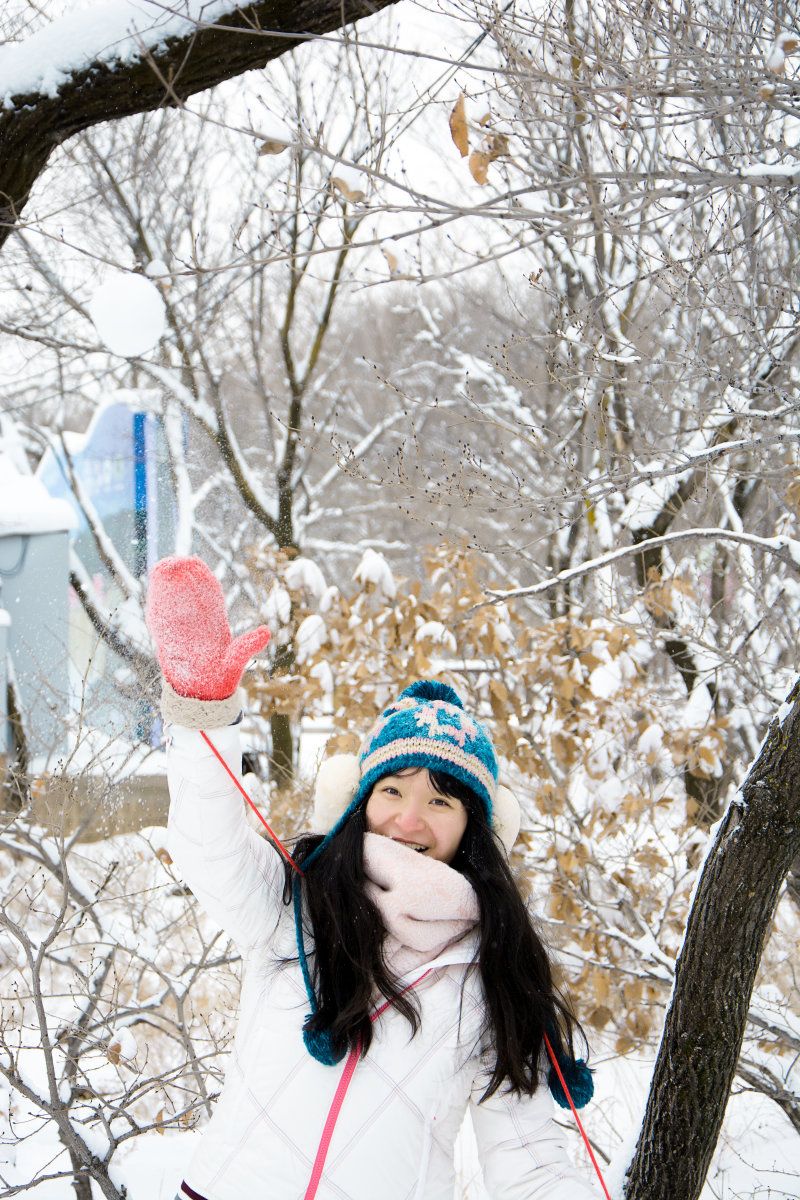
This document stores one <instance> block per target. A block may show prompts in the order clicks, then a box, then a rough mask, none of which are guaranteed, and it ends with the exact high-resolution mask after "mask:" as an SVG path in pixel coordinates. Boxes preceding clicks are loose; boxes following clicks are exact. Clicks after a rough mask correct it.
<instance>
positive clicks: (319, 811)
mask: <svg viewBox="0 0 800 1200" xmlns="http://www.w3.org/2000/svg"><path fill="white" fill-rule="evenodd" d="M360 782H361V766H360V762H359V757H358V755H357V754H334V755H333V756H332V757H331V758H326V759H325V761H324V762H323V763H322V764H321V766H320V768H319V771H318V772H317V778H316V782H315V785H314V814H313V817H312V819H311V831H312V833H321V834H325V833H330V831H331V830H332V829H333V827H334V826H335V825H336V823H337V821H339V820H340V819H341V817H342V816H343V815H344V813H345V812H347V809H348V808H349V807H350V805H351V804H352V802H353V798H354V796H355V794H356V792H357V791H358V786H359V784H360ZM519 826H520V810H519V803H518V801H517V798H516V796H515V795H514V793H513V792H512V791H511V789H510V788H507V787H505V786H504V785H503V784H500V785H499V786H498V788H497V791H496V793H495V795H494V799H493V801H492V830H493V831H494V833H496V834H497V836H498V837H499V839H500V841H501V842H502V843H503V848H504V849H505V852H506V854H510V853H511V847H512V846H513V845H514V842H515V841H516V840H517V835H518V834H519Z"/></svg>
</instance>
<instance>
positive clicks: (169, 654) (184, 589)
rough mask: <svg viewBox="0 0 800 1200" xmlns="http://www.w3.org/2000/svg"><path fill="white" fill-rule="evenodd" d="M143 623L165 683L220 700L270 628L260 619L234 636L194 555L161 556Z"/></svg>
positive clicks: (220, 599)
mask: <svg viewBox="0 0 800 1200" xmlns="http://www.w3.org/2000/svg"><path fill="white" fill-rule="evenodd" d="M147 628H148V629H149V630H150V632H151V634H152V635H153V638H154V639H155V643H156V647H157V649H158V661H159V663H160V664H161V670H162V671H163V672H164V677H165V679H166V680H167V683H169V684H170V686H171V687H172V688H173V689H174V690H175V691H176V692H177V693H178V695H180V696H191V697H192V698H193V699H196V700H224V699H225V698H226V697H227V696H231V695H233V693H234V692H235V691H236V689H237V687H238V686H239V680H240V679H241V677H242V672H243V671H244V669H245V666H246V665H247V662H248V660H249V659H251V658H252V657H253V655H254V654H258V652H259V650H263V649H264V647H265V646H266V644H267V642H268V641H269V630H268V629H267V627H266V626H265V625H259V627H258V628H257V629H253V630H252V631H251V632H250V633H244V634H242V636H241V637H238V638H236V639H233V638H232V637H231V631H230V628H229V626H228V617H227V614H226V612H225V599H224V596H223V594H222V587H221V586H220V583H219V580H218V579H215V577H214V576H213V575H212V574H211V572H210V571H209V569H208V567H207V566H206V564H205V563H204V562H202V560H201V559H199V558H163V559H162V560H161V562H160V563H157V565H156V566H155V568H154V570H153V573H152V575H151V576H150V588H149V592H148V596H147Z"/></svg>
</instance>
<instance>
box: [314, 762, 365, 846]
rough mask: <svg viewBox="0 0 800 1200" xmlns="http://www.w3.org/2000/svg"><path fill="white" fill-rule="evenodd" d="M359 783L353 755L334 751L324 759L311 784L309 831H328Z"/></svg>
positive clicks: (358, 767)
mask: <svg viewBox="0 0 800 1200" xmlns="http://www.w3.org/2000/svg"><path fill="white" fill-rule="evenodd" d="M360 782H361V765H360V762H359V759H358V755H357V754H334V755H333V756H332V757H331V758H326V759H325V761H324V762H323V763H322V765H321V766H320V768H319V771H318V772H317V778H316V782H315V784H314V815H313V817H312V819H311V830H312V832H313V833H330V831H331V830H332V829H333V827H334V825H335V824H336V822H337V821H338V820H339V818H340V817H341V816H342V814H343V813H345V812H346V811H347V809H348V808H349V807H350V805H351V804H352V802H353V797H354V796H355V794H356V792H357V791H358V785H359V783H360Z"/></svg>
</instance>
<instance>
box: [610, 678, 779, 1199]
mask: <svg viewBox="0 0 800 1200" xmlns="http://www.w3.org/2000/svg"><path fill="white" fill-rule="evenodd" d="M799 693H800V684H798V685H795V688H794V690H793V692H792V694H791V696H790V697H789V702H787V708H786V710H785V711H786V715H785V716H783V715H782V719H776V720H774V721H773V723H772V725H771V726H770V729H769V733H768V734H767V737H766V740H765V742H764V745H763V747H762V749H761V752H760V754H759V756H758V758H757V760H756V762H755V763H754V765H753V767H752V768H751V770H750V773H749V774H748V776H747V779H746V780H745V783H744V785H743V787H742V789H741V792H740V793H739V796H738V797H737V799H736V801H735V802H734V803H733V804H732V805H731V807H730V809H729V810H728V812H727V813H726V815H725V817H724V819H723V821H722V824H721V827H720V830H719V833H718V835H717V838H716V841H715V843H714V846H713V849H712V850H711V852H710V854H709V856H708V858H707V859H706V863H705V867H704V869H703V872H702V875H701V877H700V882H699V884H698V888H697V894H696V896H695V899H694V903H693V905H692V909H691V912H690V914H689V922H688V925H687V929H686V937H685V939H684V943H683V948H682V950H681V953H680V957H679V958H678V962H677V966H676V972H675V987H674V991H673V998H672V1002H671V1005H670V1008H669V1011H668V1013H667V1019H666V1024H665V1027H664V1034H663V1037H662V1041H661V1046H660V1049H659V1053H658V1058H657V1060H656V1065H655V1070H654V1073H653V1081H652V1085H651V1089H650V1096H649V1099H648V1104H647V1111H646V1113H645V1118H644V1124H643V1126H642V1132H641V1134H640V1136H639V1143H638V1145H637V1147H636V1152H635V1155H634V1159H633V1162H632V1164H631V1166H630V1168H629V1171H628V1177H627V1183H626V1190H625V1197H626V1200H696V1198H697V1197H698V1196H699V1195H700V1191H701V1189H702V1186H703V1182H704V1180H705V1177H706V1172H707V1171H708V1165H709V1162H710V1161H711V1156H712V1154H713V1152H714V1147H715V1145H716V1143H717V1137H718V1135H719V1130H720V1126H721V1125H722V1119H723V1116H724V1115H725V1107H726V1104H727V1101H728V1095H729V1093H730V1088H731V1083H732V1081H733V1077H734V1073H735V1070H736V1063H737V1060H738V1058H739V1052H740V1048H741V1044H742V1037H743V1034H744V1027H745V1020H746V1018H747V1012H748V1008H749V1006H750V998H751V994H752V990H753V983H754V981H755V976H756V971H757V970H758V964H759V961H760V959H761V952H762V949H763V946H764V942H765V940H766V938H767V935H768V933H769V927H770V922H771V920H772V915H773V913H774V911H775V905H776V903H777V900H778V895H779V893H780V890H781V886H782V884H783V881H784V879H785V878H786V875H787V872H788V871H789V868H790V867H791V865H792V861H793V860H794V858H795V856H796V855H797V854H798V852H800V699H797V697H798V694H799ZM788 704H791V708H790V709H789V708H788Z"/></svg>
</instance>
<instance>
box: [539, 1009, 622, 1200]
mask: <svg viewBox="0 0 800 1200" xmlns="http://www.w3.org/2000/svg"><path fill="white" fill-rule="evenodd" d="M542 1036H543V1037H544V1044H545V1046H546V1047H547V1053H548V1054H549V1055H550V1059H551V1062H552V1064H553V1066H554V1067H555V1072H556V1075H557V1076H558V1082H559V1083H560V1084H561V1086H562V1088H563V1089H564V1095H565V1096H566V1097H567V1099H568V1100H569V1106H570V1108H571V1109H572V1115H573V1117H574V1118H575V1120H576V1121H577V1123H578V1129H580V1131H581V1137H582V1138H583V1140H584V1142H585V1143H586V1149H587V1150H588V1151H589V1158H590V1159H591V1160H592V1165H593V1167H594V1169H595V1171H596V1172H597V1178H598V1179H599V1180H600V1183H601V1185H602V1188H603V1191H604V1192H605V1194H606V1200H611V1197H610V1196H609V1194H608V1188H607V1187H606V1181H605V1179H603V1175H602V1172H601V1170H600V1167H599V1166H598V1165H597V1159H596V1158H595V1156H594V1151H593V1150H592V1147H591V1145H590V1143H589V1139H588V1137H587V1136H586V1130H585V1129H584V1128H583V1125H582V1124H581V1119H580V1117H579V1116H578V1110H577V1108H576V1107H575V1105H574V1104H573V1102H572V1096H571V1095H570V1094H569V1088H568V1087H567V1081H566V1079H565V1078H564V1072H563V1071H562V1070H561V1067H560V1066H559V1062H558V1058H557V1057H556V1054H555V1052H554V1050H553V1047H552V1046H551V1045H550V1039H549V1037H548V1036H547V1034H546V1033H545V1034H543V1035H542Z"/></svg>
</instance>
